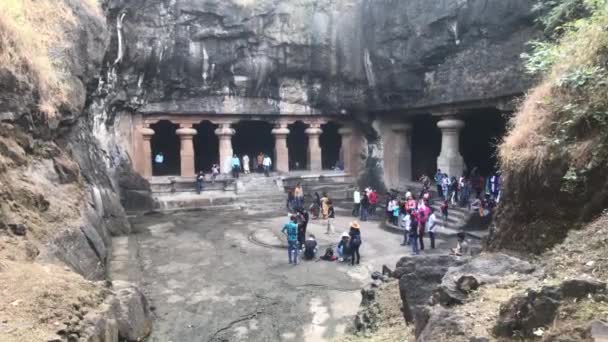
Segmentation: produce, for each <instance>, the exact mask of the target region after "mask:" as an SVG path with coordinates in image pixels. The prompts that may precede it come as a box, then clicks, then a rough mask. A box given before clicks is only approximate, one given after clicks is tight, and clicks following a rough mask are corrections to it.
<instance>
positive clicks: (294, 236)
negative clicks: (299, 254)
mask: <svg viewBox="0 0 608 342" xmlns="http://www.w3.org/2000/svg"><path fill="white" fill-rule="evenodd" d="M281 231H282V232H283V233H285V231H287V241H298V225H296V224H295V223H294V222H289V223H286V224H285V225H284V226H283V229H281Z"/></svg>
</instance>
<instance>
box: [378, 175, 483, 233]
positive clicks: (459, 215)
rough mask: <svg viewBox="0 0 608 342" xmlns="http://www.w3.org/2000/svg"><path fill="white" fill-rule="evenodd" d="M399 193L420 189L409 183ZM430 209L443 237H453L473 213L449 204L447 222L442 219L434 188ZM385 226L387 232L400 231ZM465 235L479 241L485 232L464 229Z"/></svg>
mask: <svg viewBox="0 0 608 342" xmlns="http://www.w3.org/2000/svg"><path fill="white" fill-rule="evenodd" d="M398 190H399V193H400V194H401V193H404V192H405V191H407V190H410V191H412V193H415V194H418V193H420V191H421V190H422V187H421V185H420V184H419V183H411V184H408V186H407V187H405V188H403V189H398ZM431 196H432V199H431V207H432V208H433V209H434V210H435V215H436V216H437V224H438V230H437V232H438V233H439V234H443V235H455V234H457V233H458V232H459V231H461V230H463V228H464V227H465V226H467V224H468V223H469V221H470V219H471V217H472V215H473V214H475V212H473V211H470V210H469V208H468V207H464V208H461V207H460V206H459V205H458V204H456V205H452V204H451V203H450V205H449V208H448V220H447V222H446V221H445V220H444V219H443V215H442V214H441V204H442V203H443V200H442V199H441V198H440V197H439V195H438V194H437V192H436V191H435V190H434V188H432V189H431ZM385 226H386V227H387V228H388V229H389V230H395V231H397V230H398V231H401V229H400V228H399V227H396V226H394V225H392V224H390V223H386V224H385ZM465 232H466V234H467V235H469V236H470V237H473V238H478V239H481V238H483V237H484V236H485V235H487V232H486V231H484V230H481V229H480V230H471V229H466V230H465Z"/></svg>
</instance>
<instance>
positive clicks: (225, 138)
mask: <svg viewBox="0 0 608 342" xmlns="http://www.w3.org/2000/svg"><path fill="white" fill-rule="evenodd" d="M234 133H235V130H234V129H233V128H231V127H230V124H229V123H228V124H220V127H219V128H217V129H216V130H215V135H217V136H218V138H219V143H220V144H219V145H220V151H219V152H220V171H221V172H222V173H230V159H231V158H232V155H233V151H232V136H233V135H234Z"/></svg>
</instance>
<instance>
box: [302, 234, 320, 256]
mask: <svg viewBox="0 0 608 342" xmlns="http://www.w3.org/2000/svg"><path fill="white" fill-rule="evenodd" d="M316 254H317V240H316V239H315V236H314V235H312V234H310V236H309V237H308V239H306V241H305V242H304V259H306V260H312V259H314V258H315V256H316Z"/></svg>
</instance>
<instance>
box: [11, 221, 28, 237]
mask: <svg viewBox="0 0 608 342" xmlns="http://www.w3.org/2000/svg"><path fill="white" fill-rule="evenodd" d="M8 228H9V229H10V230H11V232H12V233H13V234H15V235H17V236H25V234H27V228H26V227H25V225H24V224H21V223H9V224H8Z"/></svg>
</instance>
